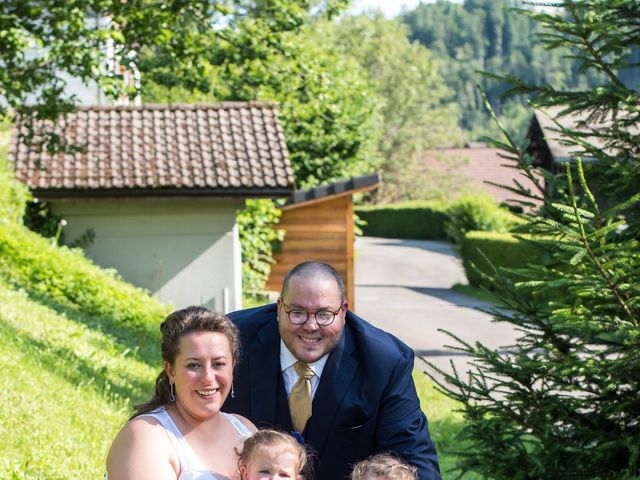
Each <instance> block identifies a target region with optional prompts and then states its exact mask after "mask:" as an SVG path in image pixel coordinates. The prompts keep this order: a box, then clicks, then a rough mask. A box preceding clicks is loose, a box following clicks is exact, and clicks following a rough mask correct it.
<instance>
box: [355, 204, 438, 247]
mask: <svg viewBox="0 0 640 480" xmlns="http://www.w3.org/2000/svg"><path fill="white" fill-rule="evenodd" d="M356 214H357V215H358V216H359V217H360V218H361V219H362V220H364V221H366V222H367V224H366V225H362V226H361V228H362V232H363V234H364V235H365V236H369V237H383V238H419V239H425V240H444V239H446V234H445V231H444V223H445V221H446V220H447V205H446V204H444V203H441V202H421V203H397V204H393V205H365V206H359V207H356Z"/></svg>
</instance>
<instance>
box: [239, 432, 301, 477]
mask: <svg viewBox="0 0 640 480" xmlns="http://www.w3.org/2000/svg"><path fill="white" fill-rule="evenodd" d="M238 454H239V456H240V458H239V460H238V468H239V470H240V479H241V480H280V479H293V480H304V471H305V469H306V466H307V451H306V449H305V447H304V446H303V445H301V444H300V443H299V442H298V440H296V439H295V438H294V437H292V436H291V435H289V434H288V433H285V432H281V431H279V430H271V429H264V430H258V431H257V432H256V433H254V434H253V435H252V436H250V437H249V438H247V439H246V440H245V441H244V445H243V447H242V451H241V452H239V453H238Z"/></svg>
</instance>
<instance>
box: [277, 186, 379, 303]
mask: <svg viewBox="0 0 640 480" xmlns="http://www.w3.org/2000/svg"><path fill="white" fill-rule="evenodd" d="M379 184H380V175H379V174H377V173H375V174H372V175H366V176H362V177H356V178H352V179H350V180H345V181H341V182H336V183H332V184H330V185H322V186H319V187H315V188H312V189H309V190H296V191H295V192H294V193H293V194H292V195H291V197H290V198H289V200H288V201H287V202H286V203H285V205H283V206H282V217H281V218H280V223H279V224H278V228H282V229H283V230H285V231H286V236H285V239H284V242H283V244H282V249H281V250H280V252H278V253H276V254H275V255H274V259H275V261H276V263H275V264H274V265H273V266H272V268H271V275H270V276H269V280H268V281H267V285H266V289H267V290H269V291H280V289H281V287H282V281H283V279H284V276H285V274H286V273H287V272H288V271H289V270H290V269H291V268H293V267H294V266H295V265H297V264H298V263H301V262H304V261H307V260H316V261H320V262H325V263H328V264H330V265H332V266H333V267H334V268H335V269H336V270H337V271H338V273H340V275H341V276H342V278H343V279H344V282H345V294H346V296H347V300H348V301H349V308H350V309H351V310H354V309H355V282H354V273H353V272H354V254H353V245H354V240H355V238H354V219H353V213H354V212H353V194H354V193H358V192H367V191H370V190H373V189H375V188H377V187H378V186H379Z"/></svg>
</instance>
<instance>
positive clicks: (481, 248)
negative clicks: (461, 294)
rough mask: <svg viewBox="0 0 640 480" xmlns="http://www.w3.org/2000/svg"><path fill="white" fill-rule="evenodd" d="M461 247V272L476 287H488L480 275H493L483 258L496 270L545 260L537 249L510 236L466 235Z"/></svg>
mask: <svg viewBox="0 0 640 480" xmlns="http://www.w3.org/2000/svg"><path fill="white" fill-rule="evenodd" d="M461 247H462V248H461V254H462V263H463V265H464V271H465V272H466V274H467V279H468V280H469V283H470V284H471V285H473V286H476V287H480V286H484V287H486V288H491V285H488V284H487V281H486V280H483V278H482V274H486V275H493V269H492V268H491V266H490V265H489V264H488V263H487V260H486V259H485V257H484V256H486V257H487V259H489V261H490V262H491V263H492V264H493V266H494V267H496V268H501V267H504V268H519V267H524V266H526V265H528V264H532V263H540V262H543V261H544V254H543V253H542V252H541V251H540V250H538V249H536V248H535V247H534V246H533V245H531V244H530V243H527V242H525V241H522V240H519V239H517V238H515V237H514V236H513V235H512V234H510V233H502V232H479V231H471V232H467V234H466V235H465V236H464V239H463V241H462V245H461ZM480 252H482V253H480ZM483 254H484V256H483Z"/></svg>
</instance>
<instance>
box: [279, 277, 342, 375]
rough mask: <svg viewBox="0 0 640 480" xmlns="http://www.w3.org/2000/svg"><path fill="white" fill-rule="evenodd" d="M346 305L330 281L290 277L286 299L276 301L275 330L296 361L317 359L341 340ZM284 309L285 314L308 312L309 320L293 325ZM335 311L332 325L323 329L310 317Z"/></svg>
mask: <svg viewBox="0 0 640 480" xmlns="http://www.w3.org/2000/svg"><path fill="white" fill-rule="evenodd" d="M285 304H286V307H285ZM347 306H348V304H347V302H346V301H345V302H344V303H341V302H340V291H339V290H338V285H337V284H336V282H335V280H334V279H333V278H321V279H315V278H304V277H300V276H293V277H291V278H290V279H289V286H288V289H287V292H286V293H285V297H284V298H281V299H279V300H278V325H279V327H278V328H279V330H280V336H281V337H282V340H283V341H284V344H285V345H286V346H287V348H288V349H289V350H290V351H291V353H293V355H294V356H295V357H296V358H297V359H298V360H301V361H303V362H305V363H313V362H315V361H317V360H319V359H320V358H322V357H323V356H324V355H326V354H327V353H329V352H330V351H331V350H333V348H334V347H335V346H336V345H337V343H338V341H339V340H340V337H341V336H342V331H343V329H344V317H345V315H346V311H347ZM341 307H342V308H341ZM285 308H286V310H287V311H290V310H291V309H296V310H306V311H307V312H308V313H310V315H309V318H308V319H307V321H306V322H305V323H303V324H302V325H294V324H293V323H291V322H290V321H289V318H288V317H287V313H286V311H285ZM338 309H340V311H339V312H338V313H337V314H336V317H335V319H334V320H333V323H331V324H330V325H327V326H324V327H323V326H321V325H318V323H317V322H316V318H315V315H311V313H315V312H317V311H318V310H331V311H332V312H335V311H336V310H338Z"/></svg>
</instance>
